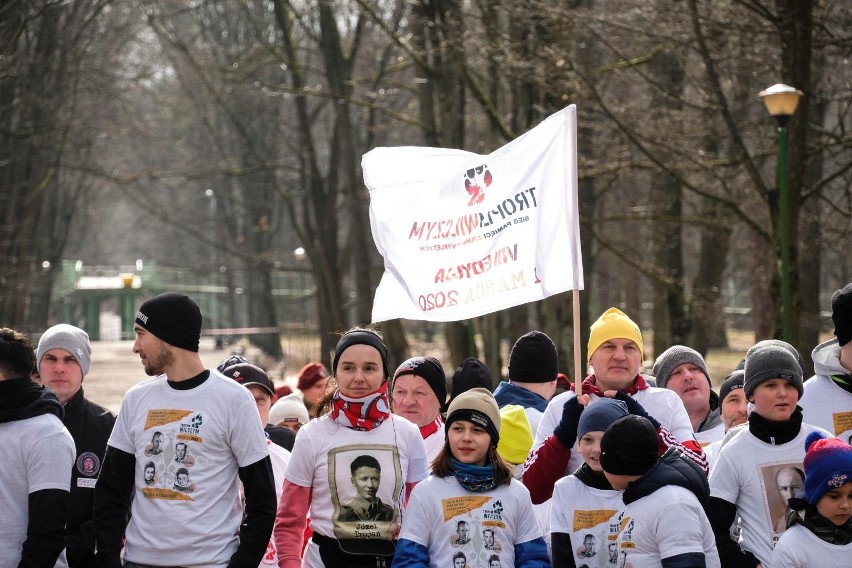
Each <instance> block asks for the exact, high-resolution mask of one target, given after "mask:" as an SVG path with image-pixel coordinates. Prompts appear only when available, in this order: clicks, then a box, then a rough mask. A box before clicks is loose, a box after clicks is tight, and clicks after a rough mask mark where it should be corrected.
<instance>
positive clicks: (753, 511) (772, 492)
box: [710, 423, 819, 568]
mask: <svg viewBox="0 0 852 568" xmlns="http://www.w3.org/2000/svg"><path fill="white" fill-rule="evenodd" d="M813 430H819V428H817V427H816V426H811V425H810V424H804V423H803V424H802V427H801V429H800V430H799V435H798V436H796V438H795V439H793V440H791V441H789V442H787V443H786V444H779V445H777V446H773V445H771V444H767V443H766V442H762V441H761V440H759V439H758V438H757V437H755V436H754V435H753V434H752V433H751V432H749V430H748V428H742V429H739V430H738V431H737V433H736V434H735V435H734V437H733V438H731V439H730V440H728V441H727V442H726V443H725V444H724V445H723V446H722V448H721V450H719V453H718V454H717V456H716V463H715V465H714V466H713V470H712V471H711V472H710V495H711V496H712V497H718V498H719V499H724V500H725V501H728V502H729V503H734V504H735V505H736V506H737V515H738V516H739V518H740V530H741V535H742V542H741V543H740V546H741V547H742V548H743V549H744V550H747V551H749V552H751V553H752V554H754V555H755V557H757V559H758V560H759V561H760V562H761V564H763V567H764V568H771V566H772V562H771V561H772V548H773V547H774V546H775V543H776V542H777V541H778V537H779V536H780V535H781V533H782V532H783V528H782V527H783V518H784V511H785V510H786V506H787V503H786V502H784V501H783V498H782V496H781V493H780V491H779V489H778V485H777V483H776V476H777V475H779V474H780V472H781V470H785V472H786V473H785V474H784V475H794V474H796V472H795V471H794V469H798V470H799V471H802V470H803V468H802V461H803V460H804V458H805V438H806V437H807V435H808V434H809V433H810V432H811V431H813ZM797 475H798V474H797ZM799 477H801V475H799ZM783 481H784V480H783V479H782V482H783ZM802 481H803V480H802ZM802 481H795V482H794V484H795V483H797V484H798V487H799V488H802V487H804V484H803V482H802Z"/></svg>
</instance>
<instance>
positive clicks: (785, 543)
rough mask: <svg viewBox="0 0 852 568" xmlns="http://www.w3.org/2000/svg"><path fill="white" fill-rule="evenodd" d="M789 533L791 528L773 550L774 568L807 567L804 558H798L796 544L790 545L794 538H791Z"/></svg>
mask: <svg viewBox="0 0 852 568" xmlns="http://www.w3.org/2000/svg"><path fill="white" fill-rule="evenodd" d="M789 533H790V530H789V529H788V530H787V531H785V532H784V533H783V534H782V535H781V539H780V540H779V541H778V544H776V545H775V548H774V549H773V550H772V568H807V564H806V563H805V562H804V561H803V559H800V558H797V555H796V551H795V548H794V546H791V545H790V543H792V542H793V539H791V538H789V536H788V534H789ZM785 537H786V538H785ZM803 556H806V555H803Z"/></svg>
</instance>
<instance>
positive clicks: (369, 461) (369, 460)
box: [349, 454, 382, 475]
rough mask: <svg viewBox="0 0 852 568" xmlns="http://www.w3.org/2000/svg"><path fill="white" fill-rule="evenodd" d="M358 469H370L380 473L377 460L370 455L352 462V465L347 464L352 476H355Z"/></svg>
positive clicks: (380, 466)
mask: <svg viewBox="0 0 852 568" xmlns="http://www.w3.org/2000/svg"><path fill="white" fill-rule="evenodd" d="M359 467H372V468H373V469H377V470H379V471H382V465H381V464H380V463H379V460H377V459H376V458H374V457H373V456H371V455H370V454H364V455H361V456H358V457H357V458H355V459H354V460H352V463H350V464H349V469H350V471H351V472H352V475H355V470H356V469H358V468H359Z"/></svg>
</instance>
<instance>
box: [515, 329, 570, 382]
mask: <svg viewBox="0 0 852 568" xmlns="http://www.w3.org/2000/svg"><path fill="white" fill-rule="evenodd" d="M558 367H559V355H558V354H557V353H556V346H555V345H554V344H553V341H552V340H551V339H550V338H549V337H548V336H547V335H545V334H544V333H542V332H540V331H531V332H529V333H526V334H524V335H522V336H521V337H519V338H518V340H517V341H516V342H515V345H513V346H512V352H511V353H509V380H510V381H517V382H521V383H547V382H550V381H555V380H556V373H557V372H558V371H559V369H558Z"/></svg>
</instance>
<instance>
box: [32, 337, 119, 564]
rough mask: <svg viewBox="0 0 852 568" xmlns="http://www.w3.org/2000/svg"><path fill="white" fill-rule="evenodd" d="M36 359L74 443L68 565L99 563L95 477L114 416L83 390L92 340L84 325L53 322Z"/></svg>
mask: <svg viewBox="0 0 852 568" xmlns="http://www.w3.org/2000/svg"><path fill="white" fill-rule="evenodd" d="M36 361H37V364H38V372H39V375H40V377H41V378H40V380H41V382H42V384H44V385H45V386H46V387H48V388H49V389H50V390H52V391H53V392H54V394H56V397H57V398H58V399H59V402H60V403H61V404H62V405H63V406H64V408H65V418H64V419H63V423H64V424H65V427H66V428H68V431H69V432H70V433H71V436H72V437H73V438H74V445H75V446H76V454H75V456H76V457H75V460H74V467H73V468H72V471H71V495H70V497H69V499H68V520H67V525H66V528H65V531H66V539H65V555H66V558H67V560H68V567H69V568H89V567H90V566H94V565H95V527H94V523H93V522H92V510H93V505H94V503H95V482H96V481H97V479H98V473H99V472H100V470H101V464H102V463H103V459H104V451H105V450H106V445H107V440H108V439H109V434H110V432H112V426H113V424H114V423H115V416H114V415H113V414H112V413H111V412H110V411H109V410H107V409H106V408H104V407H103V406H99V405H97V404H95V403H94V402H92V401H90V400H89V399H87V398H86V397H85V396H84V394H83V378H84V377H85V376H86V374H88V372H89V368H90V366H91V362H92V346H91V344H90V343H89V335H88V334H87V333H86V332H85V331H83V330H82V329H80V328H78V327H74V326H73V325H67V324H59V325H55V326H53V327H51V328H49V329H48V330H47V331H45V332H44V333H43V334H42V336H41V338H40V339H39V342H38V347H37V348H36Z"/></svg>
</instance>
